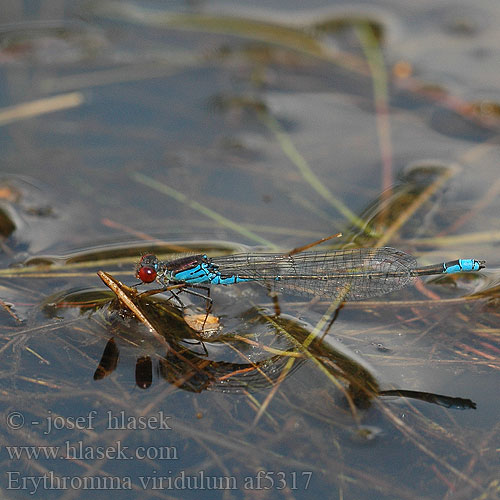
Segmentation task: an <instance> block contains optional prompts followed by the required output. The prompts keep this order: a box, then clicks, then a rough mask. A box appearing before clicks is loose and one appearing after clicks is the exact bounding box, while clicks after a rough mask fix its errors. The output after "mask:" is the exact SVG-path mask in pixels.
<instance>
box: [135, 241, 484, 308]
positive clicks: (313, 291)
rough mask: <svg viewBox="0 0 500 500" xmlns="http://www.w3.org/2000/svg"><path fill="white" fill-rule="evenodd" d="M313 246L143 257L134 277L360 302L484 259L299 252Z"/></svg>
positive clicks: (177, 285) (384, 251) (472, 267)
mask: <svg viewBox="0 0 500 500" xmlns="http://www.w3.org/2000/svg"><path fill="white" fill-rule="evenodd" d="M326 239H330V238H325V239H324V240H326ZM324 240H320V241H324ZM316 243H317V242H315V243H313V244H311V245H308V246H307V247H302V248H299V249H295V250H292V251H291V252H289V253H284V254H283V253H245V254H235V255H224V256H220V257H208V256H207V255H192V256H189V257H182V258H179V259H175V260H170V261H161V260H159V259H158V258H157V257H156V256H155V255H152V254H148V255H144V256H143V257H142V259H141V261H140V262H139V265H138V267H137V273H136V276H137V278H139V279H140V280H141V281H142V282H143V283H152V282H153V281H157V282H158V283H160V284H161V285H162V286H163V287H164V289H165V290H167V289H169V290H171V289H179V290H182V289H186V290H189V289H191V290H190V291H191V293H193V291H192V288H204V289H206V288H207V286H208V285H232V284H235V283H242V282H254V283H258V284H261V285H264V286H266V287H267V288H268V289H270V290H273V291H277V292H283V293H288V294H291V295H308V296H318V297H323V298H326V297H328V298H335V297H339V298H341V299H342V300H362V299H367V298H371V297H376V296H379V295H384V294H387V293H390V292H392V291H394V290H399V289H401V288H403V287H405V286H407V285H409V284H410V283H411V282H412V281H413V280H414V279H416V278H417V277H419V276H430V275H439V274H454V273H459V272H469V271H478V270H480V269H482V268H484V267H485V262H484V261H480V260H476V259H458V260H453V261H449V262H444V263H441V264H437V265H431V266H425V267H418V266H417V261H416V259H415V258H414V257H412V256H411V255H409V254H407V253H405V252H402V251H400V250H396V249H394V248H390V247H381V248H355V249H344V250H331V251H324V252H317V251H309V252H307V251H302V250H303V249H304V248H310V247H311V246H313V245H315V244H316ZM194 294H195V295H200V294H198V293H196V292H194Z"/></svg>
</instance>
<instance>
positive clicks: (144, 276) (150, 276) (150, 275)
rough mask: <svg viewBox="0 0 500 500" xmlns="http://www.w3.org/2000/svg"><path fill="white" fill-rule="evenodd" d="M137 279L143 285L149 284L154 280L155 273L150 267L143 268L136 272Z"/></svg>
mask: <svg viewBox="0 0 500 500" xmlns="http://www.w3.org/2000/svg"><path fill="white" fill-rule="evenodd" d="M137 277H138V278H139V279H140V280H141V281H142V282H143V283H151V282H153V281H154V280H155V279H156V271H155V270H154V269H153V268H152V267H149V266H144V267H141V268H140V269H139V270H138V271H137Z"/></svg>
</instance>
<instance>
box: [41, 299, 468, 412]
mask: <svg viewBox="0 0 500 500" xmlns="http://www.w3.org/2000/svg"><path fill="white" fill-rule="evenodd" d="M48 302H49V304H50V305H46V306H45V311H46V312H47V313H49V314H51V315H53V314H54V313H55V312H56V311H61V310H64V308H66V307H68V306H71V307H73V308H75V309H80V311H81V312H88V311H89V310H92V313H93V314H96V313H98V312H99V311H103V312H104V313H105V314H106V316H107V321H109V324H108V325H107V329H108V330H111V331H120V335H124V334H125V331H126V335H127V336H130V337H134V336H135V337H140V336H141V335H144V332H141V328H140V326H141V324H140V322H139V321H138V320H135V319H134V320H133V321H130V317H129V318H128V320H127V322H126V323H125V318H127V317H128V316H130V314H131V312H130V311H129V310H124V309H123V307H122V306H120V305H119V303H117V301H116V299H115V300H113V301H109V294H108V293H107V292H105V291H103V292H102V293H99V292H97V291H80V292H69V293H67V294H64V293H63V294H60V295H58V296H57V297H56V300H52V299H50V300H49V301H48ZM135 304H136V305H137V307H138V308H139V309H140V310H141V311H142V312H143V313H144V314H145V315H146V317H147V319H148V320H149V322H150V324H151V325H153V326H154V328H155V329H156V331H157V332H159V333H160V334H161V335H163V336H164V337H165V339H166V340H167V344H168V346H169V348H168V350H167V352H166V353H163V354H160V355H159V356H158V357H157V361H156V363H155V364H156V372H157V374H158V375H159V376H160V377H161V378H163V379H165V380H166V381H167V382H169V383H171V384H173V385H175V386H176V387H179V388H180V389H183V390H186V391H190V392H201V391H204V390H214V391H221V392H224V393H240V392H242V391H249V392H253V391H256V390H262V389H269V388H271V387H273V385H275V384H276V383H278V381H280V380H282V379H283V377H287V376H291V375H292V374H294V375H295V376H300V373H299V372H300V368H301V366H302V365H303V364H305V363H308V362H309V363H310V362H311V360H310V359H308V358H307V356H305V354H304V349H305V350H306V351H307V352H308V354H310V355H312V356H313V357H314V359H315V360H316V361H317V362H320V363H321V365H322V366H323V367H324V368H325V369H326V370H327V371H328V372H329V373H330V374H331V375H332V376H334V377H335V379H336V380H338V381H340V382H341V383H342V389H343V390H345V393H344V394H345V395H346V397H347V398H349V399H350V400H352V401H353V402H354V404H355V405H356V406H357V407H359V408H367V407H368V406H369V404H370V400H371V399H372V398H374V397H377V396H398V397H406V398H413V399H419V400H422V401H426V402H429V403H434V404H438V405H441V406H444V407H446V408H456V409H467V408H476V404H475V403H474V402H473V401H471V400H469V399H463V398H454V397H449V396H444V395H439V394H431V393H426V392H421V391H410V390H404V389H391V390H380V389H379V386H378V382H377V381H376V377H375V376H374V375H373V373H372V372H371V370H370V367H369V365H367V364H366V363H365V362H363V361H362V360H361V359H360V358H359V357H358V356H356V355H355V354H354V353H352V352H350V351H349V350H348V349H346V348H345V347H343V346H341V345H340V344H339V345H336V343H335V342H334V341H332V340H331V339H330V338H329V337H325V338H314V339H312V341H311V340H310V336H311V329H310V328H309V329H308V328H306V327H305V325H304V324H303V323H302V322H299V321H297V320H296V319H294V318H292V317H288V316H282V315H279V316H272V317H270V316H268V314H267V313H266V312H265V310H262V309H261V308H252V309H250V310H245V311H243V312H241V313H239V314H238V316H237V317H235V318H233V319H235V320H236V321H237V322H238V323H239V324H240V325H241V326H240V327H241V328H242V329H244V330H246V334H245V336H244V337H242V336H241V335H240V333H239V332H231V333H226V332H224V331H222V332H219V334H218V336H214V337H215V338H214V339H212V342H216V343H223V344H226V346H230V347H231V348H230V349H227V351H231V350H232V349H235V350H236V352H237V353H238V354H239V355H240V356H241V357H243V358H246V359H247V362H246V363H235V362H229V361H221V360H216V359H212V358H213V357H214V354H213V353H211V351H212V350H211V349H210V343H211V342H208V341H207V340H206V337H204V340H198V342H199V343H200V344H205V346H204V353H201V354H200V352H198V351H199V350H193V348H192V341H193V340H196V339H200V338H201V337H200V335H199V333H198V332H196V331H194V330H192V329H191V328H190V327H189V326H188V324H186V322H185V321H184V320H183V317H182V313H180V311H179V309H178V308H176V307H174V306H172V305H171V304H170V301H168V300H166V299H164V298H162V297H158V296H155V297H146V298H144V297H141V296H140V295H138V296H137V297H135ZM245 325H246V326H251V328H245ZM236 338H237V339H238V340H235V339H236ZM290 338H293V339H294V340H295V341H296V342H293V343H292V342H290V340H289V339H290ZM277 339H278V340H277ZM308 339H309V340H308ZM244 341H248V342H253V343H254V346H255V345H256V344H258V346H259V347H260V348H259V349H254V350H252V352H251V353H250V354H249V353H248V352H246V350H245V349H243V350H242V351H239V349H238V345H240V346H243V347H245V346H244V343H242V342H244ZM268 342H269V343H270V344H272V345H273V347H272V348H271V347H269V346H267V343H268ZM306 343H307V347H304V346H305V345H306ZM298 346H299V347H298ZM300 346H302V349H300ZM278 349H279V350H281V351H282V352H281V353H280V354H278V355H270V354H269V351H272V352H276V351H277V350H278ZM216 352H217V356H219V357H220V356H221V351H220V349H218V350H217V351H216ZM205 353H206V354H205ZM226 354H227V353H226ZM118 358H119V348H118V346H117V342H116V340H115V338H114V337H111V338H110V339H109V340H108V341H107V343H106V347H105V349H104V352H103V354H102V357H101V360H100V362H99V365H98V367H97V369H96V371H95V373H94V380H101V379H103V378H105V377H107V376H109V375H110V374H111V373H113V372H114V370H115V369H116V367H117V366H118ZM290 361H293V365H292V366H291V367H290ZM135 380H136V384H137V386H138V387H140V388H142V389H147V388H149V387H150V386H151V384H152V380H153V361H152V358H151V355H141V356H139V357H138V358H137V361H136V367H135Z"/></svg>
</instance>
